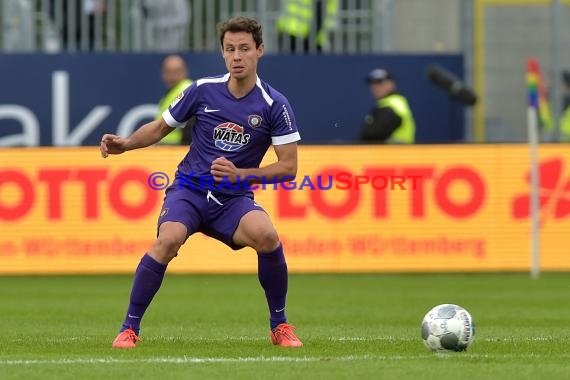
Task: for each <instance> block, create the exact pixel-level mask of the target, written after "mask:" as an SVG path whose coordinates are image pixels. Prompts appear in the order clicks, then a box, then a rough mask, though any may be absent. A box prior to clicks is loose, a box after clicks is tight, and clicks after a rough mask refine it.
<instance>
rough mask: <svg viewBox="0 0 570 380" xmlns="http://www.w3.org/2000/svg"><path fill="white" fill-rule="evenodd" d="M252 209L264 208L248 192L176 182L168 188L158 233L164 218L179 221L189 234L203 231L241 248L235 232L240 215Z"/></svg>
mask: <svg viewBox="0 0 570 380" xmlns="http://www.w3.org/2000/svg"><path fill="white" fill-rule="evenodd" d="M252 210H261V211H265V210H264V209H263V207H261V206H260V205H258V204H257V203H255V201H254V200H253V198H250V197H248V196H247V195H235V196H232V195H227V194H220V193H217V192H215V191H208V190H194V189H190V188H187V187H181V186H174V185H173V186H171V187H169V188H168V189H167V190H166V195H165V197H164V202H163V205H162V210H161V211H160V216H159V217H158V226H157V233H158V227H160V225H161V224H162V223H164V222H180V223H182V224H184V225H185V226H186V229H187V230H188V234H187V235H186V238H188V237H189V236H190V235H192V234H194V233H196V232H202V233H203V234H205V235H208V236H210V237H213V238H214V239H216V240H219V241H221V242H222V243H224V244H226V245H228V246H229V247H231V248H232V249H234V250H238V249H241V248H244V247H243V246H240V245H236V244H234V243H233V241H232V238H233V235H234V233H235V231H236V229H237V228H238V225H239V222H240V220H241V218H242V217H243V216H244V215H245V214H247V213H248V212H250V211H252Z"/></svg>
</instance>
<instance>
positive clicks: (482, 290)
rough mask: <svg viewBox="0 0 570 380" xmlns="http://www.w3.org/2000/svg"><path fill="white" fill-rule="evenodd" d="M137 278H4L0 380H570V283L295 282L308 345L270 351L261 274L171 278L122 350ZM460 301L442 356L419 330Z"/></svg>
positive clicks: (446, 278)
mask: <svg viewBox="0 0 570 380" xmlns="http://www.w3.org/2000/svg"><path fill="white" fill-rule="evenodd" d="M131 281H132V277H131V276H60V277H56V276H54V277H0V379H131V378H132V379H139V380H140V379H163V380H165V379H189V378H196V379H210V378H224V379H268V378H286V379H438V380H441V379H442V378H466V379H501V380H507V379H517V380H520V379H568V378H570V348H569V343H570V342H569V340H570V339H569V338H570V302H569V301H570V281H569V279H568V274H562V273H559V274H554V273H550V274H544V275H543V276H541V278H539V279H535V280H533V279H531V278H530V277H529V275H528V274H415V275H412V274H410V275H396V274H390V275H379V274H367V275H291V277H290V287H289V301H288V307H287V314H288V317H289V319H290V322H291V323H293V324H295V325H296V326H297V333H298V335H299V337H300V338H301V339H302V340H303V342H304V344H305V346H304V347H302V348H300V349H286V348H280V347H275V346H273V345H271V343H270V341H269V338H268V329H269V328H268V322H267V307H266V304H265V298H264V296H263V293H262V290H261V288H260V286H259V284H258V282H257V277H256V276H254V275H225V276H222V275H220V276H205V275H195V276H181V275H168V274H167V276H166V278H165V281H164V283H163V285H162V289H161V290H160V291H159V293H158V295H157V296H156V298H155V300H154V302H153V304H152V305H151V307H150V308H149V310H148V311H147V314H146V316H145V319H144V322H143V325H142V338H143V341H142V342H141V343H140V345H139V347H138V348H136V349H134V350H113V349H111V341H112V340H113V338H114V337H115V335H116V332H117V330H118V328H119V325H120V323H121V322H122V318H123V315H124V312H125V310H126V306H127V301H128V297H129V292H130V286H131ZM440 303H456V304H459V305H461V306H463V307H465V308H466V309H467V310H469V311H470V312H471V314H472V316H473V318H474V320H475V323H476V328H477V329H476V335H475V336H476V338H475V343H474V344H473V345H472V346H471V348H470V349H469V351H467V352H464V353H449V354H434V353H431V352H429V351H428V350H427V349H426V348H425V347H424V346H423V343H422V341H421V338H420V323H421V320H422V318H423V316H424V314H425V313H426V312H427V311H428V310H429V309H430V308H431V307H432V306H434V305H436V304H440Z"/></svg>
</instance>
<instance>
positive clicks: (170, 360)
mask: <svg viewBox="0 0 570 380" xmlns="http://www.w3.org/2000/svg"><path fill="white" fill-rule="evenodd" d="M377 358H378V357H377V356H369V355H349V356H330V357H326V356H325V357H316V356H301V357H293V356H249V357H237V358H193V357H187V356H183V357H162V358H161V357H157V358H147V359H116V358H85V359H81V358H77V359H51V360H47V359H20V360H0V365H37V364H56V365H58V364H125V363H154V364H156V363H159V364H192V363H261V362H318V361H357V360H372V359H377ZM387 358H390V359H396V360H397V359H398V357H386V359H387ZM399 358H401V359H403V358H404V357H399Z"/></svg>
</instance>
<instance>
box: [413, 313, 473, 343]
mask: <svg viewBox="0 0 570 380" xmlns="http://www.w3.org/2000/svg"><path fill="white" fill-rule="evenodd" d="M474 338H475V325H474V323H473V318H471V314H469V312H468V311H467V310H465V309H464V308H462V307H461V306H457V305H453V304H442V305H437V306H436V307H434V308H433V309H431V310H430V311H428V312H427V314H426V316H425V317H424V319H423V321H422V339H423V341H424V344H425V345H426V347H427V348H429V349H430V350H432V351H465V350H467V348H468V347H469V346H470V345H471V343H473V339H474Z"/></svg>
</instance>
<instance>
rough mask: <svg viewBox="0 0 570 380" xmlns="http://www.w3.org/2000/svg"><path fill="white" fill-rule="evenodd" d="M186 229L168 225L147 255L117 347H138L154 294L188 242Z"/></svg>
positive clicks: (116, 340) (114, 344)
mask: <svg viewBox="0 0 570 380" xmlns="http://www.w3.org/2000/svg"><path fill="white" fill-rule="evenodd" d="M186 233H187V231H186V227H185V226H184V224H182V223H178V222H164V223H162V224H161V225H160V228H159V230H158V238H157V239H156V241H155V243H154V244H153V246H152V248H151V249H150V251H149V252H148V253H147V254H145V255H144V256H143V258H142V259H141V261H140V263H139V266H138V267H137V270H136V272H135V279H134V282H133V287H132V290H131V298H130V303H129V308H128V310H127V315H126V317H125V322H124V323H123V326H122V327H121V331H120V332H119V335H117V337H116V338H115V340H114V341H113V347H114V348H134V347H136V342H137V341H138V340H140V338H139V332H140V323H141V320H142V317H143V315H144V313H145V311H146V309H147V308H148V306H149V305H150V303H151V301H152V299H153V297H154V295H155V294H156V292H157V291H158V289H159V288H160V285H161V284H162V279H163V278H164V273H165V272H166V267H167V265H168V263H169V262H170V261H171V260H172V259H173V258H174V257H176V255H177V253H178V250H179V249H180V246H182V244H184V241H185V240H186Z"/></svg>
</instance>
